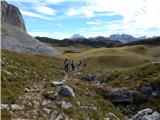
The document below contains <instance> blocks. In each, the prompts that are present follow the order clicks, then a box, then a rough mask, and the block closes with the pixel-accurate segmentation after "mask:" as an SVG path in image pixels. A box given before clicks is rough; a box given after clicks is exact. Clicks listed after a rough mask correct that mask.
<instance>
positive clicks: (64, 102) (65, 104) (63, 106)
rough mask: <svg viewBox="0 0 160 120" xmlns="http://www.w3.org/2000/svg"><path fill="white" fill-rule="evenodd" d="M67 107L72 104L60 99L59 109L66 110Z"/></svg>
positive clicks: (70, 106)
mask: <svg viewBox="0 0 160 120" xmlns="http://www.w3.org/2000/svg"><path fill="white" fill-rule="evenodd" d="M69 108H72V104H71V103H70V102H66V101H62V103H61V110H67V109H69Z"/></svg>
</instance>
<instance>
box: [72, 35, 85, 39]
mask: <svg viewBox="0 0 160 120" xmlns="http://www.w3.org/2000/svg"><path fill="white" fill-rule="evenodd" d="M79 38H85V37H84V36H83V35H80V34H74V35H73V36H72V37H71V39H79Z"/></svg>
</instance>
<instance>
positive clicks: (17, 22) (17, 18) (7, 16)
mask: <svg viewBox="0 0 160 120" xmlns="http://www.w3.org/2000/svg"><path fill="white" fill-rule="evenodd" d="M1 16H2V17H1V22H2V24H3V23H8V24H12V25H14V26H17V27H18V28H19V29H20V30H22V31H26V27H25V23H24V20H23V18H22V15H21V13H20V11H19V9H18V8H17V7H16V6H14V5H11V4H8V3H7V2H6V1H1Z"/></svg>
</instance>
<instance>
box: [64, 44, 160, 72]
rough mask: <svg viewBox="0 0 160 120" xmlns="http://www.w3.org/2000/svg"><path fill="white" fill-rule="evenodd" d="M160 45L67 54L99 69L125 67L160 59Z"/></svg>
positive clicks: (66, 55) (100, 49)
mask: <svg viewBox="0 0 160 120" xmlns="http://www.w3.org/2000/svg"><path fill="white" fill-rule="evenodd" d="M159 51H160V46H145V45H135V46H124V47H115V48H99V49H89V50H87V51H84V52H82V53H79V54H76V53H73V54H69V53H68V54H65V55H64V56H65V57H69V58H71V59H75V60H76V59H80V60H82V61H84V62H85V63H86V64H87V65H88V66H90V67H92V69H91V71H92V70H94V68H95V69H96V68H99V69H106V68H107V69H111V70H112V69H124V68H130V67H136V66H139V65H143V64H145V63H148V62H152V61H159V59H160V54H159V53H160V52H159Z"/></svg>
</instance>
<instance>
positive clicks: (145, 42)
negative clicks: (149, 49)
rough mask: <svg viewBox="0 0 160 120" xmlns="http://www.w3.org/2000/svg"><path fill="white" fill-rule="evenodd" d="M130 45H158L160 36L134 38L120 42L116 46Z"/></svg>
mask: <svg viewBox="0 0 160 120" xmlns="http://www.w3.org/2000/svg"><path fill="white" fill-rule="evenodd" d="M132 45H154V46H158V45H160V37H153V38H146V39H141V40H136V41H133V42H129V43H125V44H121V45H118V46H120V47H121V46H132Z"/></svg>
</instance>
